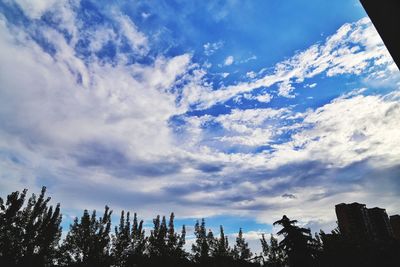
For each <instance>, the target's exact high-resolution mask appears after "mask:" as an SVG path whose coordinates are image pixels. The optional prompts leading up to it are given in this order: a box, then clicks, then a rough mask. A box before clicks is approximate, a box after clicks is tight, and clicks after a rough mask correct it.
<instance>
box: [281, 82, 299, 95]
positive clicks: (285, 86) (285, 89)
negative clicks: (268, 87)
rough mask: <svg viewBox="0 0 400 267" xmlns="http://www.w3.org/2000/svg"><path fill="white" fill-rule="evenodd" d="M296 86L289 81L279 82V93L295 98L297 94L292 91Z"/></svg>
mask: <svg viewBox="0 0 400 267" xmlns="http://www.w3.org/2000/svg"><path fill="white" fill-rule="evenodd" d="M294 89H295V88H294V87H293V85H292V84H290V83H289V82H288V81H285V82H281V83H280V84H278V95H280V96H283V97H287V98H294V97H295V96H294V95H292V94H291V93H292V92H293V91H294Z"/></svg>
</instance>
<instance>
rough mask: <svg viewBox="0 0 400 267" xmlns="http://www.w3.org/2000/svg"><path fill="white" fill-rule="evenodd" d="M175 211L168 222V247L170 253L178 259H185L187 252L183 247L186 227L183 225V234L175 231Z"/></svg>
mask: <svg viewBox="0 0 400 267" xmlns="http://www.w3.org/2000/svg"><path fill="white" fill-rule="evenodd" d="M174 218H175V215H174V213H171V215H170V218H169V222H168V232H167V248H168V255H169V256H170V257H172V258H175V259H177V260H180V259H184V258H185V257H186V253H185V251H184V249H183V246H184V245H185V242H186V241H185V238H186V228H185V225H183V226H182V231H181V234H180V235H179V234H177V233H176V232H175V227H174Z"/></svg>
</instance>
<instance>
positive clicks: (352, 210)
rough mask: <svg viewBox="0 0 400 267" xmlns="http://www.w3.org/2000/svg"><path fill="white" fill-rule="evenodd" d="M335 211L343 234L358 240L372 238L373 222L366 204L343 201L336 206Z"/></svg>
mask: <svg viewBox="0 0 400 267" xmlns="http://www.w3.org/2000/svg"><path fill="white" fill-rule="evenodd" d="M335 211H336V216H337V219H338V226H339V230H340V232H341V234H343V236H345V237H347V238H349V239H351V240H354V241H357V242H362V241H367V240H370V239H371V237H372V231H371V222H370V219H369V213H368V210H367V208H366V206H365V204H360V203H357V202H354V203H351V204H345V203H341V204H338V205H336V206H335Z"/></svg>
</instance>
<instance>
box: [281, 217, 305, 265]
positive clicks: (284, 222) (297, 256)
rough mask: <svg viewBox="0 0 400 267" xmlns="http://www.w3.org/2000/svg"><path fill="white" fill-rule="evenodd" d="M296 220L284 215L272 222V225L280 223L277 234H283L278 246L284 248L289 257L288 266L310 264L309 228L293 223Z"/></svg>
mask: <svg viewBox="0 0 400 267" xmlns="http://www.w3.org/2000/svg"><path fill="white" fill-rule="evenodd" d="M295 223H297V221H296V220H290V219H289V218H288V217H286V215H283V217H282V219H280V220H279V221H276V222H274V225H277V224H278V225H281V226H282V229H281V230H280V231H279V232H278V235H283V240H282V241H281V242H280V243H279V247H281V248H282V249H284V250H285V252H286V254H287V255H288V259H289V266H291V267H297V266H312V248H311V246H310V242H311V240H312V237H311V233H310V230H309V229H305V228H301V227H298V226H296V225H295Z"/></svg>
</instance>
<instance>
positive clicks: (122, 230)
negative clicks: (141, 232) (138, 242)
mask: <svg viewBox="0 0 400 267" xmlns="http://www.w3.org/2000/svg"><path fill="white" fill-rule="evenodd" d="M131 240H132V235H131V222H130V214H129V212H127V214H126V219H125V211H121V217H120V220H119V226H118V227H115V234H114V236H113V242H112V243H113V244H112V250H111V254H112V257H113V259H114V264H115V265H116V266H124V265H125V263H126V261H127V257H128V255H129V248H130V243H131Z"/></svg>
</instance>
